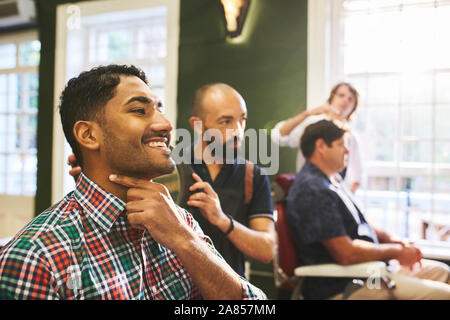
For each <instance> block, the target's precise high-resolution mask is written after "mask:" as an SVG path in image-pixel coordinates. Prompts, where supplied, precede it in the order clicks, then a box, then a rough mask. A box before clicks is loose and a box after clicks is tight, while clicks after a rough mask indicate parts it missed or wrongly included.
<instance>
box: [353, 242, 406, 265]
mask: <svg viewBox="0 0 450 320" xmlns="http://www.w3.org/2000/svg"><path fill="white" fill-rule="evenodd" d="M353 247H354V250H353V251H352V255H350V256H349V260H348V264H355V263H362V262H367V261H376V260H381V261H388V260H390V259H395V258H396V257H397V256H398V255H399V253H400V252H401V249H402V246H401V245H399V244H378V245H377V244H373V243H371V242H367V241H363V240H353Z"/></svg>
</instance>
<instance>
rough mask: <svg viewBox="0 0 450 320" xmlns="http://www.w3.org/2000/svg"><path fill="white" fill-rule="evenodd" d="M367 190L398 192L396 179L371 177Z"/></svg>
mask: <svg viewBox="0 0 450 320" xmlns="http://www.w3.org/2000/svg"><path fill="white" fill-rule="evenodd" d="M367 188H368V189H369V190H392V191H395V190H397V187H396V181H395V178H394V177H369V179H368V182H367Z"/></svg>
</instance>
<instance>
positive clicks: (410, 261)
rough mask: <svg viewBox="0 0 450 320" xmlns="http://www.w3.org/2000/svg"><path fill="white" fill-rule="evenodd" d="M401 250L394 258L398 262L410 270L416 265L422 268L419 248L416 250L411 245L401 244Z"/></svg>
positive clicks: (421, 255) (421, 256)
mask: <svg viewBox="0 0 450 320" xmlns="http://www.w3.org/2000/svg"><path fill="white" fill-rule="evenodd" d="M403 245H404V246H403V248H402V250H401V252H400V254H399V255H398V256H397V257H396V259H397V260H398V262H399V263H400V264H401V265H402V266H405V267H409V268H410V269H411V270H412V269H413V268H414V265H415V264H416V263H419V265H420V267H422V262H421V260H422V258H423V254H422V252H421V251H420V250H419V248H416V247H414V246H411V245H407V244H405V243H404V244H403Z"/></svg>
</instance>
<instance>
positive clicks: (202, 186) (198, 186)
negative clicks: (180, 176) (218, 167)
mask: <svg viewBox="0 0 450 320" xmlns="http://www.w3.org/2000/svg"><path fill="white" fill-rule="evenodd" d="M198 189H202V190H203V191H204V192H205V193H207V194H209V195H213V194H214V193H215V192H214V189H213V188H212V187H211V185H210V184H209V183H208V182H204V181H198V182H196V183H194V184H193V185H192V186H190V187H189V191H195V190H198Z"/></svg>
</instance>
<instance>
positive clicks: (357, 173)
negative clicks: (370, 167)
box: [345, 133, 362, 186]
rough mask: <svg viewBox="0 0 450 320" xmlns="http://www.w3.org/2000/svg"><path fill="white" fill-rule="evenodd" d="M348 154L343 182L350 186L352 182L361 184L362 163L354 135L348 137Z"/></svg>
mask: <svg viewBox="0 0 450 320" xmlns="http://www.w3.org/2000/svg"><path fill="white" fill-rule="evenodd" d="M348 139H349V153H348V156H349V158H348V165H347V174H346V177H345V180H346V181H347V183H348V185H349V186H351V185H352V184H353V183H354V182H359V183H361V177H362V161H361V152H360V148H359V142H358V138H357V136H356V135H355V134H354V133H351V134H350V135H349V138H348Z"/></svg>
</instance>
